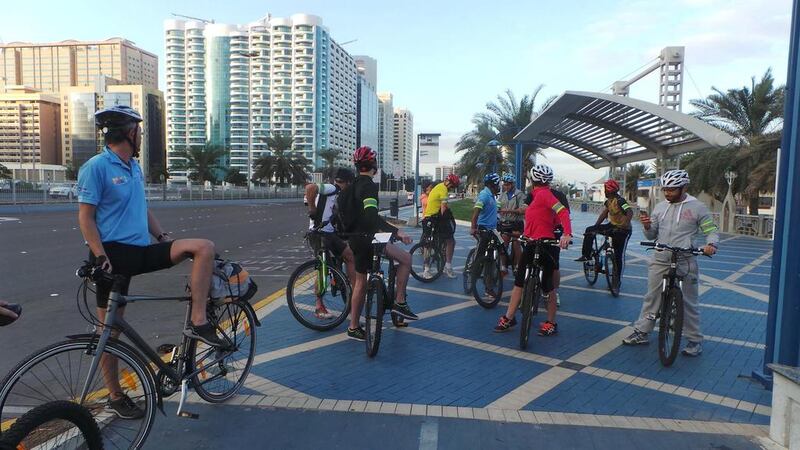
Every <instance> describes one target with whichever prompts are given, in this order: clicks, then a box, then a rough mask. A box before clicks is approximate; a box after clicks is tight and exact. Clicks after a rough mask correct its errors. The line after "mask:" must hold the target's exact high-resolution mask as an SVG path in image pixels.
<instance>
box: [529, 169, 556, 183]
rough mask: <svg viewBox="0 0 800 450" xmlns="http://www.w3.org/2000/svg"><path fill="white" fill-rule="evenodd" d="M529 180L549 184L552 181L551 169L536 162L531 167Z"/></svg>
mask: <svg viewBox="0 0 800 450" xmlns="http://www.w3.org/2000/svg"><path fill="white" fill-rule="evenodd" d="M531 180H533V181H534V182H535V183H541V184H550V182H551V181H553V169H551V168H550V166H548V165H546V164H537V165H536V166H534V167H533V169H531Z"/></svg>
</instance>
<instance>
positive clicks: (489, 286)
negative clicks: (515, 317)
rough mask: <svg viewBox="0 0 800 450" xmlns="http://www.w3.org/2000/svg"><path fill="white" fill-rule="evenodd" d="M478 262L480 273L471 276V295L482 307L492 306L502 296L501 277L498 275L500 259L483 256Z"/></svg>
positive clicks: (495, 304)
mask: <svg viewBox="0 0 800 450" xmlns="http://www.w3.org/2000/svg"><path fill="white" fill-rule="evenodd" d="M482 259H483V260H482V261H480V262H479V264H481V267H480V268H477V269H476V268H473V272H475V271H479V272H478V273H479V274H480V275H478V276H476V277H473V278H472V297H473V298H474V299H475V301H476V302H478V304H479V305H481V306H483V307H484V308H487V309H488V308H494V307H495V306H497V303H499V302H500V298H502V296H503V279H502V278H501V277H500V261H495V260H492V259H491V258H489V257H488V256H485V257H484V258H482Z"/></svg>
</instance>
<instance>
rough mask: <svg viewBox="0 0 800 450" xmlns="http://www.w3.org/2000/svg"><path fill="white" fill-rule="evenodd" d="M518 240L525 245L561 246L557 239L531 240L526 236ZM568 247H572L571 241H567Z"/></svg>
mask: <svg viewBox="0 0 800 450" xmlns="http://www.w3.org/2000/svg"><path fill="white" fill-rule="evenodd" d="M519 240H520V241H522V242H523V243H525V244H542V245H552V246H555V247H558V246H560V245H561V241H560V240H558V239H550V238H543V239H531V238H529V237H527V236H520V237H519ZM569 245H572V241H569Z"/></svg>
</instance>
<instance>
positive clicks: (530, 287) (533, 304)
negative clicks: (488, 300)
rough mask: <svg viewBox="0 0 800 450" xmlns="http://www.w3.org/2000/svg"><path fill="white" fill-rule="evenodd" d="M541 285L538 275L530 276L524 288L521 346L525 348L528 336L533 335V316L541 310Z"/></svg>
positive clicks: (520, 330) (520, 334) (522, 348)
mask: <svg viewBox="0 0 800 450" xmlns="http://www.w3.org/2000/svg"><path fill="white" fill-rule="evenodd" d="M541 295H542V293H541V286H540V285H539V279H538V278H536V277H528V279H527V280H525V287H524V288H523V290H522V302H521V303H522V306H520V308H521V309H522V324H521V326H520V329H519V348H520V349H521V350H525V349H526V348H528V338H529V337H530V335H531V325H532V324H533V316H535V315H536V314H537V313H538V312H539V298H540V297H541Z"/></svg>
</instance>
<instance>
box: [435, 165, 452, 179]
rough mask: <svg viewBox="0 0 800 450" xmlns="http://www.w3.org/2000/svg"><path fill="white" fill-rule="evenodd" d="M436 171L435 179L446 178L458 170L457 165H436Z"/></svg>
mask: <svg viewBox="0 0 800 450" xmlns="http://www.w3.org/2000/svg"><path fill="white" fill-rule="evenodd" d="M434 172H435V173H434V175H435V177H434V179H435V180H444V179H445V177H447V176H448V175H450V174H451V173H455V172H456V167H455V166H436V168H435V169H434Z"/></svg>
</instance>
